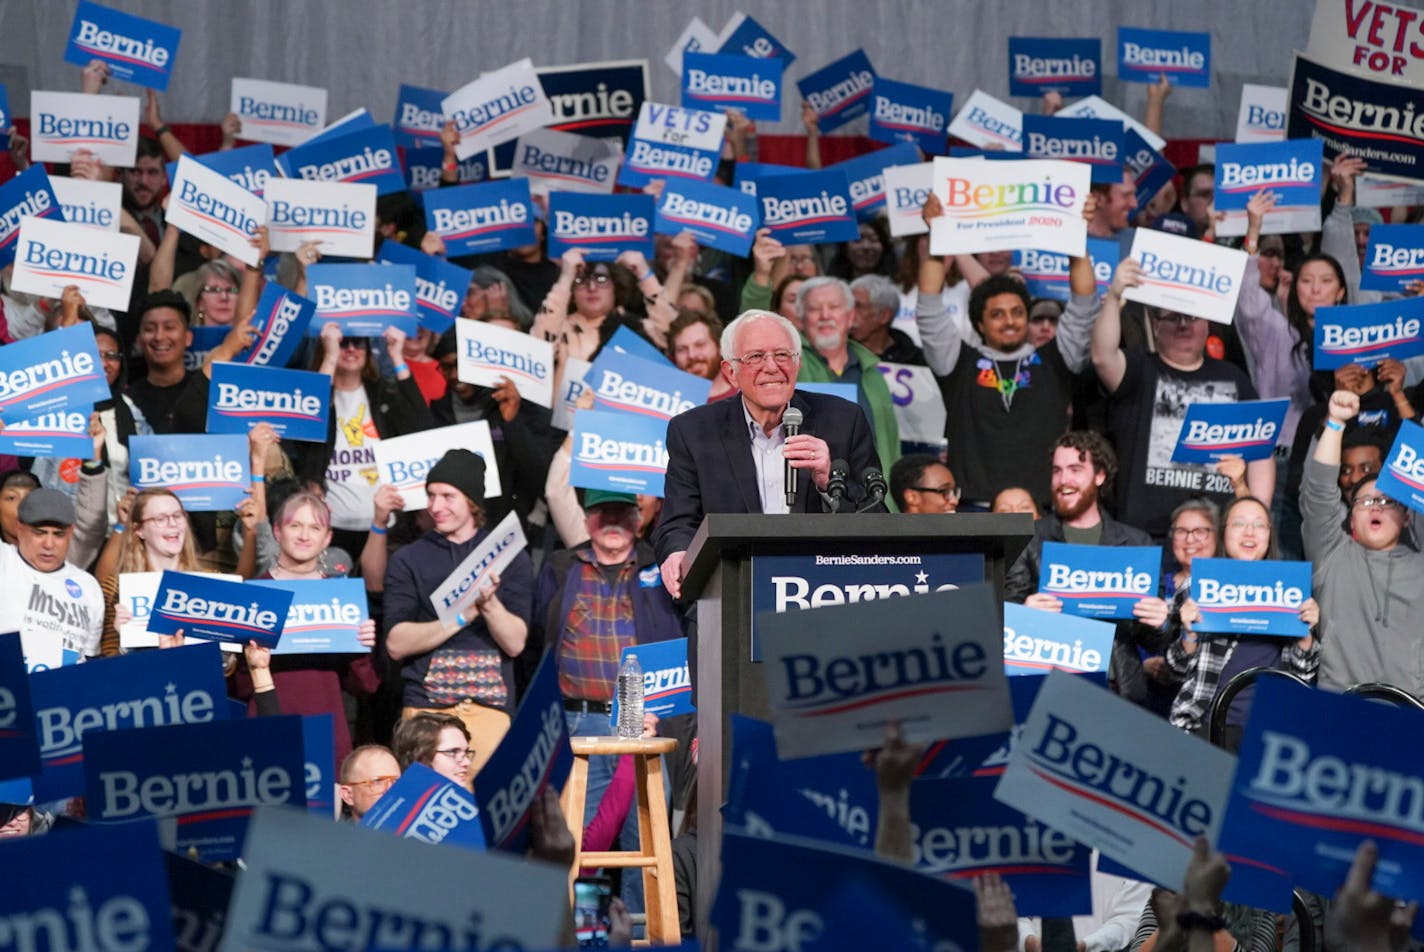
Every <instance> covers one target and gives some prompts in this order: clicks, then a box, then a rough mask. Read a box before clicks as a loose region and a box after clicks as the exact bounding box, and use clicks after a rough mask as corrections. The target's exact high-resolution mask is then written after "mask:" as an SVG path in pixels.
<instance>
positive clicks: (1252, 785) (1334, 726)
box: [1221, 678, 1424, 899]
mask: <svg viewBox="0 0 1424 952" xmlns="http://www.w3.org/2000/svg"><path fill="white" fill-rule="evenodd" d="M1421 731H1424V713H1421V712H1420V711H1417V710H1413V709H1411V708H1401V707H1394V706H1392V705H1387V704H1379V703H1375V702H1372V701H1367V700H1365V699H1364V698H1358V697H1349V696H1346V695H1341V694H1333V693H1331V692H1329V691H1321V690H1316V689H1312V688H1305V687H1302V686H1300V685H1298V684H1294V683H1291V682H1289V681H1287V680H1286V679H1284V678H1262V679H1261V681H1260V682H1259V683H1258V684H1257V685H1256V698H1255V701H1254V702H1253V703H1252V705H1251V716H1250V718H1249V719H1248V720H1247V722H1246V733H1245V736H1244V737H1243V738H1242V741H1241V751H1240V757H1239V760H1238V762H1237V767H1236V776H1235V780H1234V782H1233V783H1232V785H1231V797H1230V800H1229V801H1228V803H1227V805H1226V819H1225V822H1224V823H1223V824H1222V828H1221V848H1222V849H1223V851H1227V852H1228V853H1235V854H1240V855H1243V856H1249V857H1251V859H1252V860H1253V861H1255V862H1257V863H1260V864H1264V865H1269V866H1273V867H1277V868H1280V869H1286V870H1290V872H1291V875H1292V877H1293V879H1294V881H1295V884H1296V885H1297V886H1300V887H1302V888H1304V889H1309V890H1311V891H1313V892H1318V893H1322V894H1324V895H1331V894H1332V893H1333V892H1334V891H1335V890H1336V889H1339V888H1340V884H1341V883H1343V882H1344V881H1345V874H1346V872H1347V871H1348V870H1349V868H1350V863H1351V860H1352V859H1353V858H1354V855H1355V850H1356V848H1357V847H1358V846H1359V845H1360V843H1361V842H1362V841H1363V840H1366V839H1370V840H1374V841H1375V843H1376V845H1378V847H1379V863H1378V865H1377V866H1376V867H1375V875H1374V882H1373V888H1374V889H1376V890H1378V891H1379V892H1381V893H1384V894H1385V895H1387V896H1396V897H1400V898H1403V899H1417V898H1419V897H1421V896H1424V797H1421V795H1420V790H1421V788H1424V776H1421V773H1420V765H1419V757H1418V749H1417V747H1416V746H1415V745H1414V744H1412V743H1409V742H1408V739H1409V738H1414V737H1418V736H1419V735H1420V732H1421ZM1233 865H1235V861H1233ZM1233 878H1234V877H1233Z"/></svg>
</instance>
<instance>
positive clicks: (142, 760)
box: [84, 716, 307, 862]
mask: <svg viewBox="0 0 1424 952" xmlns="http://www.w3.org/2000/svg"><path fill="white" fill-rule="evenodd" d="M305 774H306V767H305V760H304V758H303V748H302V719H301V718H300V717H296V716H278V717H251V718H243V719H241V720H234V721H215V722H213V723H210V724H180V725H176V726H171V727H150V728H147V729H146V730H141V731H99V732H95V733H92V734H88V735H86V736H85V738H84V801H85V806H86V809H87V819H88V821H89V822H90V823H95V824H104V823H125V822H129V821H132V820H139V819H146V818H149V817H157V818H165V817H176V818H177V821H178V843H177V850H178V852H180V853H187V852H188V850H189V849H194V850H197V852H198V856H199V857H200V858H201V859H202V860H203V861H205V862H215V861H218V860H226V859H233V858H235V857H236V856H237V855H238V854H239V852H240V851H241V848H242V839H243V835H244V834H245V833H246V832H247V820H248V817H249V816H250V815H251V814H252V808H253V807H255V806H258V805H261V804H270V805H277V804H280V805H285V806H291V807H296V808H297V809H299V810H302V811H305V810H306V806H307V794H306V783H305Z"/></svg>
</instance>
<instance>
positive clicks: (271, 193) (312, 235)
mask: <svg viewBox="0 0 1424 952" xmlns="http://www.w3.org/2000/svg"><path fill="white" fill-rule="evenodd" d="M262 197H263V199H265V200H266V202H267V234H268V237H269V238H270V239H271V243H272V250H273V251H296V250H297V249H298V248H299V247H301V246H302V244H304V243H305V242H308V241H315V242H317V243H318V246H319V247H320V249H321V253H322V254H323V255H327V256H328V257H330V256H335V255H340V256H341V257H345V258H369V257H371V247H372V245H373V244H374V242H375V235H376V186H374V185H371V184H369V183H362V182H354V183H353V182H308V181H305V180H303V179H284V178H275V177H274V178H270V179H268V180H267V187H266V188H265V189H264V190H263V192H262Z"/></svg>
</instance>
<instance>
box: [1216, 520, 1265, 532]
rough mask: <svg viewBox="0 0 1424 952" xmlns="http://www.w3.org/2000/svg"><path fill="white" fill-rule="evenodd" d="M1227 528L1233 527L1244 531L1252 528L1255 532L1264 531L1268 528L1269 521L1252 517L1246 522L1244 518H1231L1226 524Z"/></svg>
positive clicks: (1238, 530)
mask: <svg viewBox="0 0 1424 952" xmlns="http://www.w3.org/2000/svg"><path fill="white" fill-rule="evenodd" d="M1226 527H1227V528H1228V529H1235V530H1236V531H1237V532H1245V531H1246V530H1247V529H1254V530H1255V531H1256V532H1265V531H1266V530H1268V529H1270V528H1271V526H1270V523H1267V522H1262V521H1261V520H1260V519H1253V520H1252V521H1250V522H1247V521H1246V520H1245V519H1232V520H1231V521H1230V522H1228V523H1227V524H1226Z"/></svg>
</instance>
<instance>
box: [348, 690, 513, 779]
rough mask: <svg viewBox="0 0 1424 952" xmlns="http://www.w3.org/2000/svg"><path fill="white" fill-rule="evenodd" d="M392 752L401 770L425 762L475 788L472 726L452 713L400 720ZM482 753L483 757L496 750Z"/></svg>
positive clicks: (485, 758)
mask: <svg viewBox="0 0 1424 952" xmlns="http://www.w3.org/2000/svg"><path fill="white" fill-rule="evenodd" d="M391 752H392V753H393V754H395V759H396V763H397V764H398V765H399V767H400V769H401V771H402V772H404V771H405V769H406V768H407V767H409V766H410V765H411V764H424V765H425V766H427V767H429V768H430V769H431V770H433V771H435V772H436V773H438V774H439V775H440V776H442V777H444V778H445V779H446V780H453V781H454V782H455V783H458V784H459V785H460V786H462V787H464V788H465V789H466V790H474V789H475V769H474V766H473V765H474V763H475V757H476V756H477V752H476V751H475V750H474V749H473V748H472V747H471V746H470V731H469V729H468V728H467V727H465V724H464V722H463V721H461V720H460V719H459V718H458V717H456V716H455V715H453V714H441V713H439V712H436V711H422V712H421V713H419V714H416V715H415V716H414V717H409V718H406V719H405V720H403V721H401V722H400V723H399V724H397V725H396V732H395V735H394V736H393V737H392V738H391ZM479 753H481V754H483V756H482V757H481V758H480V759H481V761H484V760H488V759H489V755H490V754H491V753H493V751H481V752H479ZM343 799H344V798H343ZM378 799H379V798H378Z"/></svg>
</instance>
